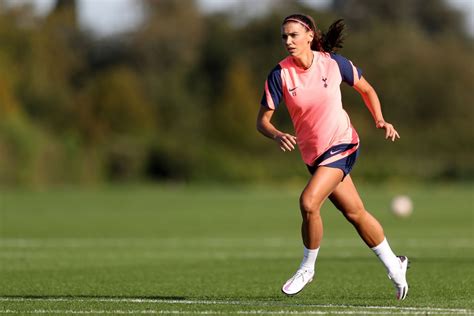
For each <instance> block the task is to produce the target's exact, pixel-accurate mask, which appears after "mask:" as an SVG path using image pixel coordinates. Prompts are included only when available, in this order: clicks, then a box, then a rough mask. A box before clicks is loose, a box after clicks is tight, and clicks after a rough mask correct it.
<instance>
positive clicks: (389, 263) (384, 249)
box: [371, 238, 400, 274]
mask: <svg viewBox="0 0 474 316" xmlns="http://www.w3.org/2000/svg"><path fill="white" fill-rule="evenodd" d="M371 249H372V250H373V251H374V253H375V254H376V255H377V257H379V259H380V261H382V263H383V264H384V265H385V268H386V269H387V272H388V273H390V274H396V273H398V270H400V263H399V260H398V258H397V256H395V254H394V253H393V251H392V249H391V248H390V246H389V244H388V242H387V239H386V238H384V239H383V241H382V242H381V243H380V244H379V245H377V246H375V247H374V248H371Z"/></svg>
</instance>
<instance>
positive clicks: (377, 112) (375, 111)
mask: <svg viewBox="0 0 474 316" xmlns="http://www.w3.org/2000/svg"><path fill="white" fill-rule="evenodd" d="M354 89H356V90H357V91H358V92H359V93H360V95H361V96H362V99H364V103H365V105H366V106H367V108H368V109H369V111H370V113H371V114H372V117H373V118H374V120H375V126H376V127H377V128H380V129H382V128H383V129H385V139H388V138H391V139H392V141H395V139H396V138H400V135H399V134H398V132H397V131H396V130H395V128H394V127H393V125H392V124H390V123H388V122H385V120H384V118H383V115H382V107H381V106H380V101H379V97H378V96H377V92H375V89H374V88H373V87H372V86H371V85H370V84H369V83H368V82H367V80H365V79H364V77H361V78H360V80H359V81H358V82H357V83H356V84H355V85H354Z"/></svg>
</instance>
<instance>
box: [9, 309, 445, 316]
mask: <svg viewBox="0 0 474 316" xmlns="http://www.w3.org/2000/svg"><path fill="white" fill-rule="evenodd" d="M427 313H429V314H434V315H436V314H439V315H441V314H445V312H426V311H420V312H412V311H410V312H408V311H400V312H396V311H385V312H380V311H361V310H357V311H290V310H273V311H272V310H247V311H225V312H223V311H182V310H149V309H147V310H48V309H34V310H12V309H6V310H0V314H23V315H24V314H60V315H68V314H74V315H100V314H102V315H104V314H113V315H124V314H125V315H128V314H134V315H137V314H143V315H157V314H167V315H170V314H172V315H189V314H192V315H222V314H225V315H228V314H237V315H334V314H337V315H426V314H427Z"/></svg>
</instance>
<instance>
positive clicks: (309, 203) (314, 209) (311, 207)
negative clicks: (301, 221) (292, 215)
mask: <svg viewBox="0 0 474 316" xmlns="http://www.w3.org/2000/svg"><path fill="white" fill-rule="evenodd" d="M320 208H321V201H318V200H317V199H316V198H315V197H314V196H312V195H310V194H305V193H304V192H303V194H301V196H300V209H301V214H302V215H303V217H311V216H319V211H320Z"/></svg>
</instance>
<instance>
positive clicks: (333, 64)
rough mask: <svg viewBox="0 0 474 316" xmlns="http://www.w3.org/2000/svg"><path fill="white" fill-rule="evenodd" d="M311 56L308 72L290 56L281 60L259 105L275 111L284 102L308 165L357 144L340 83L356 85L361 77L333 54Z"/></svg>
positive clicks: (335, 158)
mask: <svg viewBox="0 0 474 316" xmlns="http://www.w3.org/2000/svg"><path fill="white" fill-rule="evenodd" d="M313 53H314V59H313V63H312V64H311V67H310V68H308V69H306V70H305V69H303V68H300V67H298V66H297V65H296V64H295V63H294V62H293V58H292V57H291V56H288V57H287V58H285V59H283V60H282V61H281V62H280V63H279V64H278V65H277V66H276V67H275V68H274V69H273V70H272V71H271V72H270V75H269V76H268V78H267V80H266V81H265V92H264V94H263V98H262V102H261V104H262V105H263V106H266V107H268V108H270V109H276V108H277V107H278V105H279V104H280V102H281V101H282V99H283V100H284V101H285V103H286V106H287V108H288V112H289V113H290V116H291V120H292V121H293V126H294V128H295V132H296V138H297V143H298V146H299V149H300V152H301V155H302V158H303V161H304V162H305V163H306V164H308V165H313V163H314V161H315V160H316V159H317V158H318V157H319V156H320V155H321V154H323V153H324V152H325V151H326V150H328V149H329V148H331V147H332V146H335V145H339V144H355V143H358V142H359V137H358V135H357V132H356V131H355V129H354V128H353V127H352V125H351V122H350V120H349V116H348V115H347V113H346V111H344V109H343V108H342V101H341V90H340V84H341V82H342V81H344V82H346V83H347V84H349V85H350V86H353V85H354V84H356V83H357V82H358V81H359V79H360V78H361V76H362V72H361V70H360V69H358V68H356V67H355V66H354V65H353V64H352V62H351V61H349V60H348V59H346V58H344V57H343V56H341V55H338V54H334V53H322V52H316V51H313ZM357 147H358V146H356V147H353V148H352V149H351V150H350V152H344V153H340V155H335V156H333V157H331V159H330V161H324V162H323V163H321V164H319V165H324V164H327V163H330V162H332V161H335V160H337V159H340V158H343V157H344V156H347V155H348V154H350V153H352V152H353V151H355V150H356V149H357Z"/></svg>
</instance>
